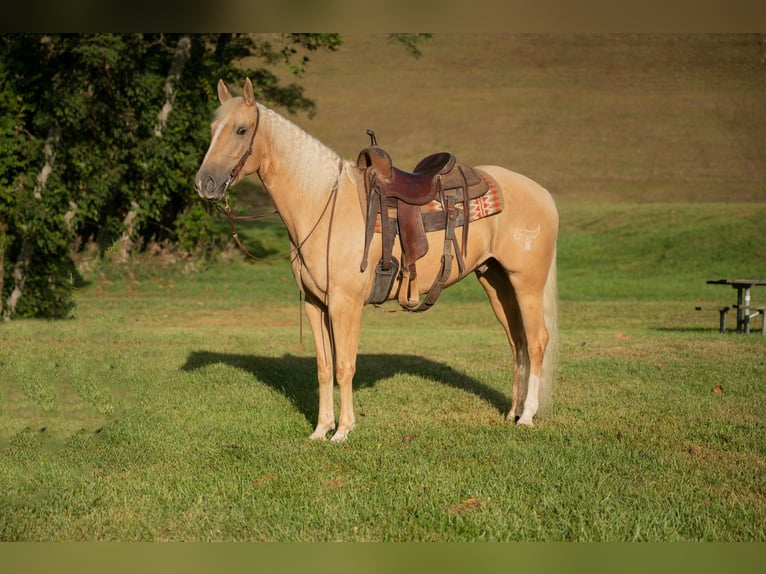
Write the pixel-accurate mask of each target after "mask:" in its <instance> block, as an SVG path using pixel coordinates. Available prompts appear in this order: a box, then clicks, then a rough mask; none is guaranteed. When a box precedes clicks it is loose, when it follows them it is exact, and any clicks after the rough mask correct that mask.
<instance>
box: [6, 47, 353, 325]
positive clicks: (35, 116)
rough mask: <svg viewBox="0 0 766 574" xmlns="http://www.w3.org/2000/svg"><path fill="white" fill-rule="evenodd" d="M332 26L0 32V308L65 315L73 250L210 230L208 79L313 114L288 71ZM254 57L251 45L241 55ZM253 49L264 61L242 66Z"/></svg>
mask: <svg viewBox="0 0 766 574" xmlns="http://www.w3.org/2000/svg"><path fill="white" fill-rule="evenodd" d="M340 43H341V38H340V37H339V36H338V35H336V34H281V35H273V36H270V37H266V38H263V37H259V38H256V37H253V36H250V35H239V34H195V35H188V34H92V35H79V34H78V35H67V34H56V35H39V34H28V35H21V34H20V35H8V36H0V112H2V113H0V271H1V272H0V312H1V313H2V314H3V316H4V317H5V318H6V319H7V318H10V317H13V316H42V317H62V316H66V315H67V314H68V313H69V311H70V310H71V307H72V299H71V291H72V286H73V284H74V282H75V281H76V270H75V266H74V264H73V259H72V253H73V250H76V249H78V248H79V247H81V246H82V245H84V244H85V243H86V242H88V241H95V242H96V243H97V244H98V245H99V246H100V247H101V249H102V251H105V250H107V249H111V248H114V246H116V245H117V246H119V248H120V249H123V248H125V249H128V248H130V247H134V246H136V245H141V244H142V242H145V241H147V240H149V239H152V238H153V239H164V238H168V239H171V240H173V241H174V242H177V243H178V244H179V245H180V246H181V247H182V248H184V249H186V250H189V251H195V250H200V249H204V248H205V247H206V246H209V245H210V244H211V242H212V241H213V234H212V231H211V228H210V223H209V221H210V220H209V217H207V207H206V206H204V205H203V204H202V203H201V202H200V201H199V200H197V199H196V197H195V194H193V193H191V190H190V189H191V184H190V180H191V177H192V175H193V174H194V172H195V171H196V169H197V167H198V164H199V161H200V159H201V155H202V154H203V153H204V150H205V148H206V146H207V143H208V137H209V132H208V125H209V119H210V116H211V112H212V110H213V109H214V108H215V106H216V105H217V100H216V97H215V83H216V82H217V80H218V78H221V77H222V78H240V77H243V76H244V75H249V76H250V77H251V78H252V80H253V82H254V84H255V85H256V88H257V89H258V91H259V95H260V97H261V98H263V99H264V100H265V101H267V102H269V103H270V104H272V105H274V104H276V105H281V106H283V107H285V108H286V109H287V110H288V111H290V112H298V111H304V112H306V113H309V114H311V113H313V111H314V103H313V102H312V101H311V100H310V99H308V98H307V97H306V96H305V95H304V93H303V90H302V88H301V86H300V85H298V84H297V83H289V84H287V85H284V84H282V83H281V82H279V81H278V79H277V76H276V75H275V74H274V73H273V72H271V71H269V69H268V68H267V67H266V66H265V65H266V64H269V65H273V64H280V65H284V66H287V67H289V68H290V69H291V70H292V72H293V73H294V74H295V75H300V74H301V73H303V72H305V70H306V66H307V64H308V61H309V59H308V58H309V55H308V54H310V53H311V52H314V51H317V50H334V49H336V48H337V47H338V46H339V45H340ZM251 56H255V57H256V58H254V59H253V58H249V57H251ZM245 58H248V59H247V60H246V61H248V62H262V63H263V66H262V67H243V66H242V62H243V59H245Z"/></svg>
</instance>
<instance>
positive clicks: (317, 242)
mask: <svg viewBox="0 0 766 574" xmlns="http://www.w3.org/2000/svg"><path fill="white" fill-rule="evenodd" d="M218 98H219V100H220V102H221V105H220V107H219V108H218V110H217V111H216V113H215V117H214V120H213V123H212V125H211V132H212V140H211V142H210V147H209V148H208V150H207V153H206V154H205V157H204V159H203V161H202V165H201V166H200V168H199V171H198V172H197V175H196V177H195V180H194V186H195V189H196V190H197V192H198V193H199V195H200V196H201V197H203V198H205V199H209V200H218V199H221V198H222V197H224V196H225V194H226V193H227V190H228V189H229V187H231V186H233V185H235V184H236V183H237V182H238V181H240V179H241V178H242V177H244V176H245V175H248V174H252V173H257V174H258V176H259V177H260V178H261V181H262V182H263V184H264V186H265V188H266V189H267V191H268V193H269V194H270V195H271V197H272V199H273V201H274V204H275V205H276V207H277V209H278V211H279V214H280V216H281V218H282V220H283V222H284V225H285V227H286V228H287V231H288V233H289V236H290V241H291V245H292V247H291V255H292V271H293V275H294V276H295V280H296V282H297V283H298V287H299V288H300V289H301V291H302V292H303V294H304V296H305V313H306V316H307V317H308V320H309V323H310V325H311V329H312V332H313V335H314V341H315V344H316V361H317V377H318V381H319V415H318V421H317V425H316V429H315V430H314V432H313V433H312V434H311V436H310V437H309V438H311V439H319V438H324V437H325V435H326V434H327V432H328V431H330V430H332V429H335V416H334V410H333V379H334V378H335V380H337V383H338V387H339V389H340V417H339V420H338V427H337V431H336V432H335V434H334V435H333V437H332V440H333V441H334V442H338V441H343V440H345V439H346V438H347V436H348V434H349V432H351V430H352V429H353V428H354V424H355V418H354V404H353V399H352V380H353V378H354V373H355V371H356V358H357V348H358V344H359V335H360V329H361V318H362V309H363V307H364V306H365V302H366V300H367V297H368V295H369V294H370V292H371V289H372V287H373V283H374V281H375V271H374V270H375V268H376V264H377V262H378V261H379V259H380V257H381V249H382V247H381V238H380V234H376V236H375V237H374V238H373V240H372V244H371V246H370V249H369V259H368V263H369V265H366V266H364V267H366V269H365V270H364V271H360V260H361V259H362V256H363V253H364V244H365V237H364V235H365V217H366V214H365V211H364V208H363V203H362V199H363V197H364V194H365V186H364V181H363V178H362V175H361V172H360V170H359V169H358V168H357V165H356V164H355V163H354V162H351V161H346V160H343V159H341V158H340V157H339V156H338V155H337V154H336V153H335V152H333V151H332V150H330V149H329V148H328V147H326V146H325V145H323V144H322V143H321V142H319V141H318V140H316V139H314V138H313V137H311V136H310V135H308V134H307V133H306V132H304V131H303V130H302V129H300V128H299V127H298V126H296V125H295V124H293V123H291V122H290V121H288V120H287V119H285V118H284V117H282V116H281V115H279V114H277V113H276V112H274V111H272V110H271V109H269V108H267V107H266V106H264V105H263V104H261V103H258V102H256V100H255V97H254V95H253V86H252V84H251V82H250V80H249V79H247V80H246V81H245V85H244V89H243V95H242V96H241V97H232V95H231V93H230V92H229V90H228V88H227V87H226V85H225V84H224V82H223V81H222V80H221V81H219V82H218ZM476 169H479V170H481V171H482V172H483V173H485V174H488V175H489V176H490V177H491V178H492V179H493V180H494V181H495V182H496V183H497V184H498V186H499V188H500V189H501V191H502V194H503V198H504V206H505V208H504V209H503V210H502V211H501V212H500V213H497V214H495V215H492V216H490V217H486V218H483V219H479V220H476V221H474V222H473V223H471V225H470V241H469V242H468V244H467V251H466V252H465V253H464V254H463V259H464V266H463V270H462V273H461V272H460V270H459V269H452V271H451V275H450V276H449V280H448V281H447V285H451V284H454V283H456V282H457V281H459V280H460V279H462V278H463V277H464V276H465V275H467V274H468V273H471V272H475V274H476V275H477V277H478V279H479V281H480V283H481V285H482V286H483V287H484V289H485V290H486V292H487V295H488V297H489V302H490V304H491V305H492V309H493V311H494V313H495V315H496V316H497V319H498V320H499V321H500V324H501V325H502V326H503V328H504V329H505V332H506V334H507V336H508V340H509V342H510V345H511V351H512V353H513V357H514V374H513V392H512V403H511V410H510V412H509V413H508V416H507V418H508V419H509V420H516V421H518V424H522V425H530V426H531V425H532V418H533V416H534V415H535V414H536V412H537V410H538V406H539V402H540V399H541V398H546V397H547V396H548V393H549V391H550V388H551V385H552V381H553V376H554V373H553V368H554V363H555V359H554V354H555V353H554V349H555V346H556V339H557V324H556V320H557V317H556V312H557V311H556V306H557V293H556V239H557V235H558V212H557V210H556V207H555V204H554V202H553V199H552V198H551V196H550V194H549V193H548V192H547V191H546V190H545V189H543V188H542V187H540V186H539V185H538V184H537V183H535V182H533V181H531V180H530V179H528V178H527V177H524V176H522V175H519V174H517V173H513V172H511V171H509V170H507V169H504V168H501V167H497V166H490V165H487V166H478V167H477V168H476ZM456 231H457V233H458V237H457V239H458V240H460V239H461V237H460V235H461V234H462V228H458V229H457V230H456ZM428 242H429V244H432V247H433V248H431V249H429V250H428V252H427V254H426V255H425V257H423V258H422V259H421V260H420V261H419V262H418V274H419V276H421V277H424V278H428V277H435V276H436V275H437V273H438V272H439V269H440V267H441V256H442V244H443V242H444V234H443V233H441V232H433V233H429V234H428ZM397 249H398V246H397ZM400 282H401V276H400V277H398V278H397V279H395V282H394V284H393V288H392V290H391V292H390V294H389V299H393V298H395V297H396V296H397V291H398V289H399V286H400ZM428 287H429V285H423V286H422V288H421V289H420V291H419V293H421V294H422V293H425V292H426V290H427V289H428Z"/></svg>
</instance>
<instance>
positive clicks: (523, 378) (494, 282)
mask: <svg viewBox="0 0 766 574" xmlns="http://www.w3.org/2000/svg"><path fill="white" fill-rule="evenodd" d="M476 276H477V277H478V279H479V283H481V286H482V287H483V288H484V290H485V291H486V293H487V297H488V298H489V302H490V305H491V306H492V310H493V311H494V313H495V316H496V317H497V320H498V321H499V323H500V325H502V327H503V329H504V330H505V334H506V336H507V337H508V343H509V344H510V346H511V354H512V356H513V391H512V399H511V408H510V410H509V412H508V415H507V418H508V419H509V420H514V421H515V420H519V418H520V417H521V414H522V410H523V407H524V400H525V398H526V395H527V386H528V381H529V354H528V352H527V338H526V333H525V331H524V327H523V321H522V317H521V310H520V308H519V303H518V300H517V298H516V293H515V291H514V289H513V285H512V284H511V280H510V277H509V275H508V272H507V271H506V270H505V269H503V267H502V265H500V264H499V263H498V262H497V261H496V260H495V259H490V260H489V261H487V262H486V264H485V266H484V267H483V268H482V269H481V270H479V271H477V273H476Z"/></svg>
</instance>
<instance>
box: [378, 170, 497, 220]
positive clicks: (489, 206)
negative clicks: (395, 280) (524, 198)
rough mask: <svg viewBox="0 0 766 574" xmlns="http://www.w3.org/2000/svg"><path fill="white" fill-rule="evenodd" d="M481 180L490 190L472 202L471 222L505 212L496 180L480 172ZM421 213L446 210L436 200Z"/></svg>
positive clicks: (460, 204) (460, 205) (459, 203)
mask: <svg viewBox="0 0 766 574" xmlns="http://www.w3.org/2000/svg"><path fill="white" fill-rule="evenodd" d="M477 173H479V175H480V176H481V178H482V179H483V180H484V181H485V182H486V183H487V187H488V188H489V189H488V190H487V193H485V194H484V195H482V196H479V197H477V198H476V199H472V200H471V202H470V206H471V209H470V215H469V221H476V220H477V219H483V218H484V217H489V216H490V215H494V214H496V213H500V212H501V211H503V194H502V192H501V191H500V189H499V188H498V186H497V184H496V183H495V182H494V180H493V179H492V178H491V177H489V176H488V175H485V174H483V173H481V172H478V171H477ZM457 207H458V209H460V210H462V209H463V204H462V202H458V203H457ZM421 211H422V212H423V213H424V214H425V213H443V212H444V209H443V208H442V204H441V202H440V201H438V200H434V201H432V202H431V203H428V204H426V205H424V206H423V207H422V208H421ZM380 232H381V228H380V215H378V219H377V221H376V222H375V233H380Z"/></svg>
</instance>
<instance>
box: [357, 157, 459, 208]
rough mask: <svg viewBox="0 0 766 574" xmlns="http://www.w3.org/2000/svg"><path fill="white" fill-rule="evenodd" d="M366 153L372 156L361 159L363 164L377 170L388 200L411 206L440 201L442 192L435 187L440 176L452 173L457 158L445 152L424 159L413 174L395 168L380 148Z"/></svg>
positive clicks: (379, 181)
mask: <svg viewBox="0 0 766 574" xmlns="http://www.w3.org/2000/svg"><path fill="white" fill-rule="evenodd" d="M365 151H367V152H368V153H367V154H366V157H365V156H361V157H360V160H361V163H362V164H363V165H364V166H365V167H368V166H372V167H373V169H375V171H376V173H377V176H378V181H377V183H378V185H379V186H384V187H385V193H386V196H387V197H388V198H395V199H398V200H401V201H403V202H405V203H407V204H409V205H426V204H428V203H431V202H432V201H433V200H434V199H436V195H437V194H438V192H439V190H438V188H437V186H436V185H435V184H436V179H435V178H436V176H437V175H438V174H440V173H447V172H449V171H450V170H451V169H452V168H453V167H454V166H455V156H453V155H452V154H451V153H446V152H441V153H435V154H432V155H429V156H428V157H425V158H423V159H422V160H421V161H420V162H418V165H416V166H415V170H414V171H413V172H409V171H405V170H403V169H399V168H398V167H396V166H394V165H393V164H392V163H391V157H390V156H389V155H388V154H387V153H386V152H385V151H383V150H382V149H380V148H378V147H373V148H368V149H367V150H365ZM362 153H363V154H364V152H362ZM357 163H360V162H357ZM389 203H393V202H389Z"/></svg>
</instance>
